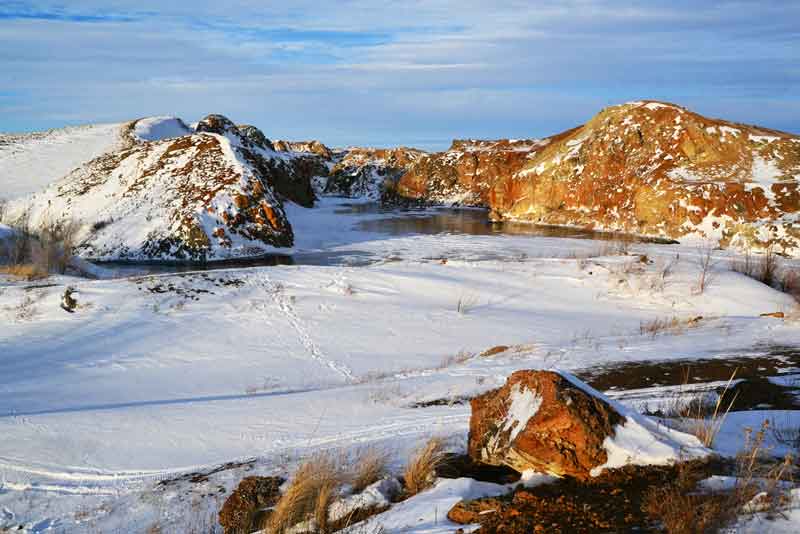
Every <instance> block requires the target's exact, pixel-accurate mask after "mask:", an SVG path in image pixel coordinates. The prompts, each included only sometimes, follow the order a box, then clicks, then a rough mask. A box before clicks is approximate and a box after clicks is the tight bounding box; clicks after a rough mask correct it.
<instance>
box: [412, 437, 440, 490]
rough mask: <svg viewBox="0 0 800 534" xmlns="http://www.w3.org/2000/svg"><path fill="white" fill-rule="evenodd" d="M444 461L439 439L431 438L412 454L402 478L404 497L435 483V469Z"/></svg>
mask: <svg viewBox="0 0 800 534" xmlns="http://www.w3.org/2000/svg"><path fill="white" fill-rule="evenodd" d="M444 460H445V443H444V440H442V439H441V438H431V439H429V440H428V441H427V442H426V443H425V445H423V446H422V447H420V448H419V449H417V450H416V451H415V452H414V455H413V456H412V457H411V459H410V460H409V462H408V465H407V466H406V469H405V471H404V472H403V478H404V480H405V490H406V495H407V496H409V497H411V496H413V495H416V494H417V493H419V492H421V491H423V490H425V489H427V488H429V487H431V486H432V485H433V483H434V482H435V481H436V468H437V467H439V466H440V465H441V464H442V463H443V462H444Z"/></svg>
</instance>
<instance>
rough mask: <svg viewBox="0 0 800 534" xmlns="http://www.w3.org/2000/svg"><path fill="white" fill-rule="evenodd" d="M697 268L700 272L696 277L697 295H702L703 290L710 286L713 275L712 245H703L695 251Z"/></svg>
mask: <svg viewBox="0 0 800 534" xmlns="http://www.w3.org/2000/svg"><path fill="white" fill-rule="evenodd" d="M697 252H698V257H697V266H698V267H699V269H700V271H699V273H698V275H697V293H699V294H703V293H704V292H705V290H706V289H707V288H708V286H709V285H711V282H712V281H713V275H714V265H715V264H716V263H715V262H714V256H713V254H714V247H713V246H712V245H710V244H709V245H705V246H703V247H699V248H698V249H697Z"/></svg>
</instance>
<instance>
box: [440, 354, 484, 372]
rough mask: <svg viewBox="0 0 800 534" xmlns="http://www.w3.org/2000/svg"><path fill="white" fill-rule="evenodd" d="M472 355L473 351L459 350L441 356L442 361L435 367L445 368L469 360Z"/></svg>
mask: <svg viewBox="0 0 800 534" xmlns="http://www.w3.org/2000/svg"><path fill="white" fill-rule="evenodd" d="M474 356H475V355H474V354H473V353H471V352H468V351H466V350H462V351H459V352H457V353H456V354H451V355H449V356H445V357H444V358H442V361H441V362H440V363H439V366H438V367H437V369H447V368H448V367H452V366H454V365H459V364H462V363H464V362H467V361H469V360H471V359H472V358H473V357H474Z"/></svg>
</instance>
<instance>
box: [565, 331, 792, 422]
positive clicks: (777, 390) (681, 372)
mask: <svg viewBox="0 0 800 534" xmlns="http://www.w3.org/2000/svg"><path fill="white" fill-rule="evenodd" d="M799 370H800V347H786V346H777V345H771V346H763V347H759V346H756V347H753V348H752V349H749V350H747V351H742V352H741V353H732V354H725V355H721V356H720V357H717V358H699V359H677V360H665V361H642V362H625V363H620V364H609V365H603V366H598V367H592V368H588V369H584V370H582V371H579V372H577V373H576V375H577V376H578V377H580V378H581V380H584V381H586V382H587V383H588V384H590V385H591V386H592V387H594V388H595V389H598V390H600V391H620V392H622V391H625V390H631V389H637V390H638V389H647V388H654V387H658V386H682V385H688V386H691V385H696V384H705V383H709V382H727V381H728V380H729V379H730V378H731V377H733V378H734V380H735V381H736V385H735V386H734V387H733V388H731V390H730V391H728V393H727V395H728V397H730V398H731V402H732V404H733V408H732V409H733V411H738V410H750V409H754V408H769V409H778V410H796V409H800V374H798V371H799ZM768 377H781V378H784V379H785V380H783V382H785V383H784V384H776V383H774V382H772V381H770V380H769V379H768ZM721 392H722V391H720V393H721Z"/></svg>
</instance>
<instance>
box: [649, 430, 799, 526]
mask: <svg viewBox="0 0 800 534" xmlns="http://www.w3.org/2000/svg"><path fill="white" fill-rule="evenodd" d="M768 427H769V424H768V423H767V422H766V421H765V422H764V424H763V425H762V427H761V429H760V430H759V431H758V432H755V433H753V432H752V430H751V429H746V430H745V444H744V447H743V449H742V451H741V452H740V453H739V454H738V455H737V457H736V462H735V465H734V471H733V476H734V477H735V478H736V482H735V484H734V485H733V487H732V488H730V489H727V490H721V491H720V490H718V491H698V490H697V483H698V482H699V481H700V480H701V479H703V478H705V474H704V473H703V471H702V469H699V468H698V467H699V466H698V464H696V463H684V464H682V465H681V466H680V469H679V472H678V476H677V477H676V479H675V481H674V482H672V483H670V484H666V485H664V486H659V487H654V488H651V489H650V490H649V491H648V493H647V495H646V498H645V504H644V508H645V511H646V512H647V513H648V515H650V516H651V517H653V518H654V519H657V520H659V521H660V522H661V523H662V525H663V527H664V530H665V531H666V532H667V533H668V534H697V533H702V534H715V533H718V532H723V531H726V529H728V528H730V526H731V525H732V524H733V523H735V522H736V520H737V519H738V517H739V516H740V515H741V514H746V513H753V512H756V511H759V512H765V513H766V514H767V515H768V516H772V517H774V516H777V515H779V514H780V513H781V510H782V509H783V508H784V507H785V505H786V504H787V502H788V496H787V492H786V490H785V486H784V483H785V482H786V481H787V480H788V481H791V472H792V463H793V459H792V457H790V456H787V457H786V458H784V459H783V461H781V462H779V463H777V464H774V463H773V464H770V463H769V462H768V461H766V459H765V456H766V454H765V448H764V437H765V434H766V431H767V429H768Z"/></svg>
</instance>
